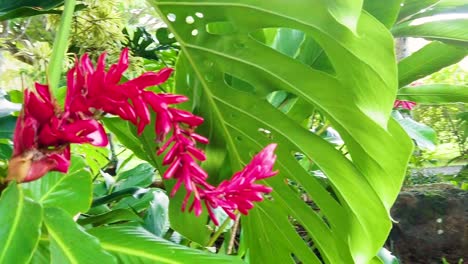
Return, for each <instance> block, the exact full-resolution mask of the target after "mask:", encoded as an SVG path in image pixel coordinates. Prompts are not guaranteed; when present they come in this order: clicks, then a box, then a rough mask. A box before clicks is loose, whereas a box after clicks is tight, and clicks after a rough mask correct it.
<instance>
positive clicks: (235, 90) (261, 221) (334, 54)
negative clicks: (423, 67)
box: [151, 0, 412, 263]
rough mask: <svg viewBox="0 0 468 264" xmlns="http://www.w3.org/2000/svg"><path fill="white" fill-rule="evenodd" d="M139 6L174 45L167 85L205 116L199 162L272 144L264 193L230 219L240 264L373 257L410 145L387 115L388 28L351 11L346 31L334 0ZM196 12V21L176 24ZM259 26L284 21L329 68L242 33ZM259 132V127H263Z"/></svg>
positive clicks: (235, 162)
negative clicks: (334, 134) (351, 24)
mask: <svg viewBox="0 0 468 264" xmlns="http://www.w3.org/2000/svg"><path fill="white" fill-rule="evenodd" d="M151 3H152V4H153V5H154V6H155V7H156V9H157V10H158V12H159V13H160V15H161V17H162V18H163V19H164V20H165V22H166V23H167V24H168V26H169V28H170V30H171V31H172V32H173V34H174V35H175V37H176V38H177V40H178V41H179V43H180V45H181V49H182V54H181V56H180V58H179V61H178V64H177V67H176V86H177V92H178V93H184V94H188V95H189V96H190V97H191V99H192V101H191V102H192V106H191V108H192V109H193V110H194V111H195V112H196V113H198V114H200V115H202V116H203V117H204V118H205V120H206V123H205V124H204V126H203V127H201V130H200V131H205V135H207V136H209V137H210V141H211V143H210V145H209V147H208V148H207V151H206V153H207V154H208V160H210V159H220V160H223V159H225V160H226V162H225V163H222V164H226V166H223V169H225V168H228V169H229V170H231V173H232V172H233V171H237V170H239V169H240V168H242V167H243V165H244V164H246V163H247V162H248V161H249V160H250V159H251V157H252V155H253V154H254V153H255V152H257V151H258V150H260V149H261V148H262V147H263V146H265V145H267V144H268V143H270V142H272V141H274V142H277V143H278V150H277V154H278V161H277V168H278V169H279V171H280V174H279V175H277V176H275V177H273V178H271V179H269V180H267V181H266V183H267V184H268V185H270V186H271V187H273V189H274V192H273V193H272V199H270V200H267V201H264V202H262V203H259V204H257V205H256V208H254V209H253V210H252V211H251V212H250V214H249V216H247V217H245V218H243V219H242V227H243V234H244V236H245V243H246V244H247V245H246V246H245V247H246V248H248V249H249V258H250V262H251V263H293V262H294V259H296V260H299V261H302V262H307V263H318V262H319V257H320V259H323V260H324V262H325V263H367V262H369V261H370V260H371V259H373V258H374V257H375V256H376V254H377V252H378V251H379V250H380V248H381V246H382V244H383V242H384V241H385V239H386V237H387V235H388V232H389V230H390V228H391V222H390V218H389V213H388V210H389V209H390V207H391V205H392V204H393V202H394V201H395V199H396V196H397V194H398V192H399V189H400V187H401V184H402V181H403V176H404V173H405V167H406V163H407V161H408V157H409V155H410V153H411V149H412V144H411V141H410V140H409V138H408V137H407V135H406V133H405V132H404V131H403V129H401V127H400V126H399V125H398V124H397V123H396V122H395V121H394V120H393V119H391V118H390V113H391V108H392V105H393V101H394V99H395V97H396V90H397V71H396V64H395V56H394V51H393V38H392V36H391V34H390V33H389V32H388V30H387V29H386V28H385V27H384V26H383V25H382V24H381V23H379V22H378V21H377V20H376V19H375V18H373V17H371V16H370V15H369V14H367V13H366V12H363V13H361V14H360V17H359V20H358V21H359V22H358V24H357V30H356V31H357V36H356V35H354V34H352V33H351V32H350V31H349V29H348V28H346V27H344V26H343V25H342V24H341V23H339V22H337V21H336V19H335V18H334V15H333V14H331V13H330V12H329V10H330V5H333V4H334V3H331V4H330V1H328V2H326V1H310V0H307V1H306V0H297V1H294V2H291V1H290V2H286V1H280V0H274V1H257V0H231V1H228V0H225V1H195V0H187V1H184V2H174V1H169V0H161V1H151ZM197 12H198V13H201V14H203V18H197V19H195V21H194V23H193V24H187V23H185V18H186V17H187V16H193V15H194V14H195V13H197ZM168 16H169V18H171V19H170V20H169V19H166V18H167V17H168ZM214 25H215V26H216V30H212V29H213V27H214ZM271 28H290V29H294V30H298V31H301V32H303V33H304V35H305V36H307V37H309V38H312V39H313V40H314V41H315V42H316V43H317V44H318V45H319V46H321V47H322V48H323V50H324V53H326V55H327V56H328V59H329V60H330V62H331V64H332V66H333V69H334V72H335V74H333V75H330V74H328V73H327V72H323V71H319V70H317V69H313V68H312V67H309V66H307V65H306V64H304V63H303V62H302V61H301V60H297V59H296V58H291V57H290V56H287V55H285V54H283V53H281V52H279V51H276V50H275V49H273V48H271V47H269V46H266V45H264V44H263V43H262V41H261V39H259V38H258V37H255V38H254V37H252V35H254V34H257V32H259V31H260V30H264V29H271ZM255 36H256V35H255ZM228 77H229V78H232V79H239V80H242V81H243V82H244V86H243V87H242V86H239V85H232V84H230V83H229V82H228V81H226V80H229V78H228ZM245 88H248V89H245ZM275 91H286V92H288V93H289V94H292V95H294V96H296V97H297V98H298V99H300V101H301V102H303V105H305V106H308V107H301V109H303V111H307V109H313V108H314V107H315V108H317V109H319V110H320V111H321V112H322V113H324V114H325V115H326V116H327V118H328V119H329V120H330V121H331V123H332V125H333V127H334V128H336V129H337V130H338V132H339V133H340V135H341V136H342V138H343V139H344V141H345V142H346V146H347V149H348V150H349V153H350V155H351V158H352V160H350V159H348V158H347V157H345V156H344V155H343V154H342V153H341V152H340V151H338V150H337V149H335V147H334V146H333V145H331V144H329V143H328V142H326V141H325V140H324V139H322V138H320V137H318V136H316V135H314V134H313V133H311V132H310V131H309V130H308V129H305V128H303V127H302V125H301V124H300V123H298V122H297V120H296V119H293V118H290V117H289V116H288V115H286V114H284V113H283V112H282V111H280V110H279V109H276V108H275V107H273V106H272V105H271V104H270V103H269V102H268V101H267V100H266V97H267V96H268V95H269V94H271V93H272V92H275ZM298 101H299V100H298ZM188 108H190V107H188ZM310 111H311V110H310ZM305 113H306V114H307V112H305ZM310 114H311V113H309V115H310ZM262 131H269V132H270V133H268V136H265V133H262ZM223 150H227V152H223ZM212 153H217V154H219V153H222V154H223V156H222V157H219V156H217V155H213V154H212ZM224 153H226V154H224ZM296 153H302V154H304V155H305V157H306V158H308V159H311V160H313V162H314V163H315V164H316V165H317V166H318V167H319V168H320V169H321V170H322V171H323V173H324V174H325V175H326V177H327V180H328V181H329V182H330V184H331V186H332V188H333V193H330V192H329V191H327V190H326V189H325V188H324V187H323V185H322V184H321V182H320V181H319V179H317V178H315V177H313V176H311V175H310V174H309V173H308V172H306V171H305V170H304V169H303V168H302V167H301V165H300V164H299V163H298V162H297V160H296V159H295V156H294V155H295V154H296ZM389 157H391V158H389ZM225 175H226V176H225V177H229V176H230V173H226V174H225ZM377 175H378V176H377ZM289 181H294V182H296V183H297V184H298V185H300V186H302V188H303V189H304V190H305V191H306V192H307V193H308V194H309V196H310V197H311V199H312V200H313V201H314V203H315V204H316V205H317V206H318V207H319V208H320V213H321V214H318V213H317V212H315V211H314V210H313V209H312V208H310V206H308V205H307V204H306V203H304V202H303V200H301V198H300V196H299V195H298V194H297V193H295V192H294V191H292V190H291V188H289V187H288V186H287V183H288V182H289ZM363 204H365V205H366V206H363ZM322 215H324V217H322ZM324 218H325V219H324ZM292 220H294V221H292ZM296 223H299V224H300V225H301V226H302V227H303V228H304V230H306V231H307V232H308V234H309V235H310V237H311V238H312V239H313V242H314V246H316V247H317V249H318V252H319V253H318V254H319V255H320V256H318V255H316V253H315V252H313V251H311V250H310V248H309V246H308V244H307V243H306V242H305V241H303V239H302V238H301V237H300V236H299V235H298V234H297V232H296V230H295V228H296V227H297V225H298V224H296ZM177 231H178V230H177ZM268 241H275V243H268ZM265 243H268V246H266V245H265Z"/></svg>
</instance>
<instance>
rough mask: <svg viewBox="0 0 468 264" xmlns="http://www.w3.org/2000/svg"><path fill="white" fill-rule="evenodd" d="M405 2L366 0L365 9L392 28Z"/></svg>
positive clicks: (400, 0)
mask: <svg viewBox="0 0 468 264" xmlns="http://www.w3.org/2000/svg"><path fill="white" fill-rule="evenodd" d="M403 2H404V0H387V1H375V0H365V1H364V9H365V10H366V11H367V12H369V13H370V14H371V15H373V16H374V17H375V18H377V19H378V20H379V21H380V22H382V24H384V25H385V26H386V27H387V28H391V27H392V26H393V24H395V21H396V20H397V17H398V14H399V12H400V7H401V5H402V3H403Z"/></svg>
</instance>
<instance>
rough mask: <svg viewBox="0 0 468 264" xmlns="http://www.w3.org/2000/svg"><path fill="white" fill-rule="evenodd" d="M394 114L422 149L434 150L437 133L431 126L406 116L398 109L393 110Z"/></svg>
mask: <svg viewBox="0 0 468 264" xmlns="http://www.w3.org/2000/svg"><path fill="white" fill-rule="evenodd" d="M393 116H394V117H395V119H396V120H397V121H398V123H400V125H401V126H402V127H403V128H404V129H405V131H406V133H408V135H409V136H410V137H411V138H412V139H413V140H414V141H415V142H416V145H418V146H419V147H420V148H422V149H428V150H434V149H435V145H436V144H437V133H436V132H435V131H434V129H432V128H431V127H428V126H426V125H424V124H422V123H418V122H416V121H415V120H414V119H412V118H411V117H408V116H407V117H404V116H402V115H401V114H400V113H399V112H398V111H394V112H393Z"/></svg>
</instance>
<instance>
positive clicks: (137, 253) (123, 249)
mask: <svg viewBox="0 0 468 264" xmlns="http://www.w3.org/2000/svg"><path fill="white" fill-rule="evenodd" d="M101 247H102V248H103V249H105V250H108V251H112V252H116V253H124V254H127V255H132V256H137V257H143V258H147V259H151V260H154V261H158V263H168V264H182V262H178V261H174V260H171V259H168V258H162V257H160V256H156V255H152V254H149V253H146V252H145V251H144V250H136V249H129V248H128V247H123V246H117V245H113V244H109V243H106V242H102V241H101Z"/></svg>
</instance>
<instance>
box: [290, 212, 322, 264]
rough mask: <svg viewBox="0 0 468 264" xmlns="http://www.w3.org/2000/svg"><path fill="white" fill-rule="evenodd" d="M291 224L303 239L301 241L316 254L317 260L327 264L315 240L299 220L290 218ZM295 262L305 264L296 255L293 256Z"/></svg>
mask: <svg viewBox="0 0 468 264" xmlns="http://www.w3.org/2000/svg"><path fill="white" fill-rule="evenodd" d="M288 220H289V223H291V225H292V226H293V227H294V229H295V230H296V233H297V234H298V235H299V236H300V237H301V239H302V240H303V241H304V242H305V243H306V244H307V246H308V247H309V248H310V249H311V250H312V251H313V252H314V254H315V255H316V256H317V258H318V259H319V260H320V261H321V262H322V263H325V262H324V260H323V258H322V256H321V254H320V252H319V251H318V249H317V247H316V246H315V243H314V240H313V239H312V237H311V235H310V234H309V232H308V231H307V230H306V228H305V227H304V225H302V224H301V223H300V222H299V221H298V220H296V219H295V218H294V217H292V216H288ZM291 257H293V259H294V261H295V262H296V263H303V262H302V261H301V260H300V259H299V258H298V257H297V256H296V255H294V254H291Z"/></svg>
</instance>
